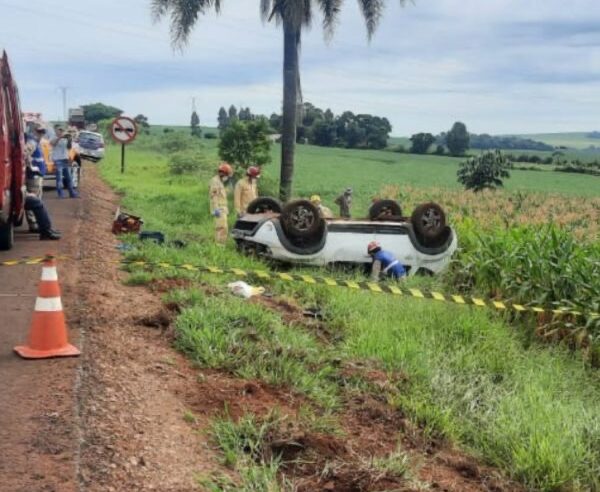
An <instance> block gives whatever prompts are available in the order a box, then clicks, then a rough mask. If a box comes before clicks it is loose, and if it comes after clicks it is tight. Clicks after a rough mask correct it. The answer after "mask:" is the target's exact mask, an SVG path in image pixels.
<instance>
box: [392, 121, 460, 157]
mask: <svg viewBox="0 0 600 492" xmlns="http://www.w3.org/2000/svg"><path fill="white" fill-rule="evenodd" d="M410 142H411V146H410V150H409V152H410V153H411V154H427V153H429V149H430V148H431V146H432V145H433V144H437V146H436V148H435V153H436V154H438V155H444V154H445V153H446V149H448V153H449V154H450V155H454V156H462V155H465V153H466V152H467V150H469V145H470V135H469V132H468V131H467V126H466V125H465V124H464V123H462V122H460V121H457V122H456V123H454V125H452V128H451V129H450V130H449V131H448V132H443V133H441V134H440V135H437V136H433V134H432V133H415V134H414V135H413V136H412V137H410ZM396 150H397V151H398V152H403V151H405V149H404V148H397V149H396Z"/></svg>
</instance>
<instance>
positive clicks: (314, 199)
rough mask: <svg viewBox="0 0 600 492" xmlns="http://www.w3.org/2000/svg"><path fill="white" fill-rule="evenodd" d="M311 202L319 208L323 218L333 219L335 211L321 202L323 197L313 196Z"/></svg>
mask: <svg viewBox="0 0 600 492" xmlns="http://www.w3.org/2000/svg"><path fill="white" fill-rule="evenodd" d="M310 202H311V203H312V204H313V205H314V206H315V207H317V208H318V209H319V215H320V216H321V218H323V219H333V212H332V211H331V210H330V209H329V208H327V207H326V206H325V205H323V204H322V203H321V197H320V196H319V195H313V196H311V197H310Z"/></svg>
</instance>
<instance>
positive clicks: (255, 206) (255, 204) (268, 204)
mask: <svg viewBox="0 0 600 492" xmlns="http://www.w3.org/2000/svg"><path fill="white" fill-rule="evenodd" d="M282 208H283V207H282V205H281V202H280V201H279V200H277V198H273V197H270V196H259V197H258V198H255V199H254V200H252V201H251V202H250V204H249V205H248V207H247V208H246V212H248V213H249V214H262V213H265V212H274V213H276V214H280V213H281V210H282Z"/></svg>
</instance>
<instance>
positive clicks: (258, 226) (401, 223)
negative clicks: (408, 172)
mask: <svg viewBox="0 0 600 492" xmlns="http://www.w3.org/2000/svg"><path fill="white" fill-rule="evenodd" d="M232 235H233V237H234V239H235V241H236V243H237V245H238V248H239V249H240V250H242V251H244V252H247V253H253V254H258V255H260V256H264V257H267V258H270V259H274V260H278V261H282V262H286V263H301V264H306V265H331V264H369V263H371V261H372V259H371V257H370V256H369V255H368V254H367V245H368V244H369V243H370V242H371V241H379V243H381V247H382V248H383V249H385V250H388V251H391V252H392V253H393V254H394V255H395V256H396V258H397V259H398V260H399V261H400V262H401V263H402V264H403V265H404V266H405V267H406V269H407V271H408V275H415V274H417V273H422V274H437V273H440V272H441V271H442V270H444V269H445V268H446V267H447V266H448V264H449V262H450V258H451V256H452V254H453V253H454V252H455V251H456V248H457V239H456V233H455V232H454V230H453V229H452V228H451V227H449V226H447V225H446V217H445V214H444V212H443V210H442V209H441V208H440V206H439V205H437V204H435V203H425V204H423V205H420V206H419V207H417V208H416V209H415V211H414V212H413V214H412V216H411V217H410V218H408V217H403V216H402V213H401V209H400V206H399V205H398V204H397V203H396V202H394V201H393V200H380V201H378V202H375V203H374V204H373V205H372V206H371V208H370V210H369V218H368V219H363V220H354V219H352V220H346V219H324V218H322V217H321V216H320V214H319V210H318V208H317V207H315V206H314V205H313V204H312V203H311V202H309V201H307V200H297V201H293V202H290V203H287V204H286V205H285V206H283V207H282V206H281V204H280V203H279V202H278V201H277V200H275V199H273V198H269V197H261V198H258V199H257V200H255V201H254V202H252V203H251V204H250V206H249V207H248V213H246V214H245V215H243V216H242V217H240V218H239V219H238V220H237V222H236V223H235V226H234V228H233V230H232Z"/></svg>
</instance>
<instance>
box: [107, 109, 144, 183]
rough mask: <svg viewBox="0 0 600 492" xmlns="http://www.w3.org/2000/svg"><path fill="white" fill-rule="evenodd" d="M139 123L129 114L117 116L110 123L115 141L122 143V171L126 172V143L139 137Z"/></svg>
mask: <svg viewBox="0 0 600 492" xmlns="http://www.w3.org/2000/svg"><path fill="white" fill-rule="evenodd" d="M137 132H138V130H137V124H136V122H135V121H134V120H133V119H132V118H129V117H128V116H117V117H116V118H115V119H114V120H113V121H112V123H111V124H110V134H111V135H112V138H113V140H114V141H115V142H117V143H120V144H121V173H124V172H125V145H127V144H130V143H131V142H133V141H134V140H135V137H137Z"/></svg>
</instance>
